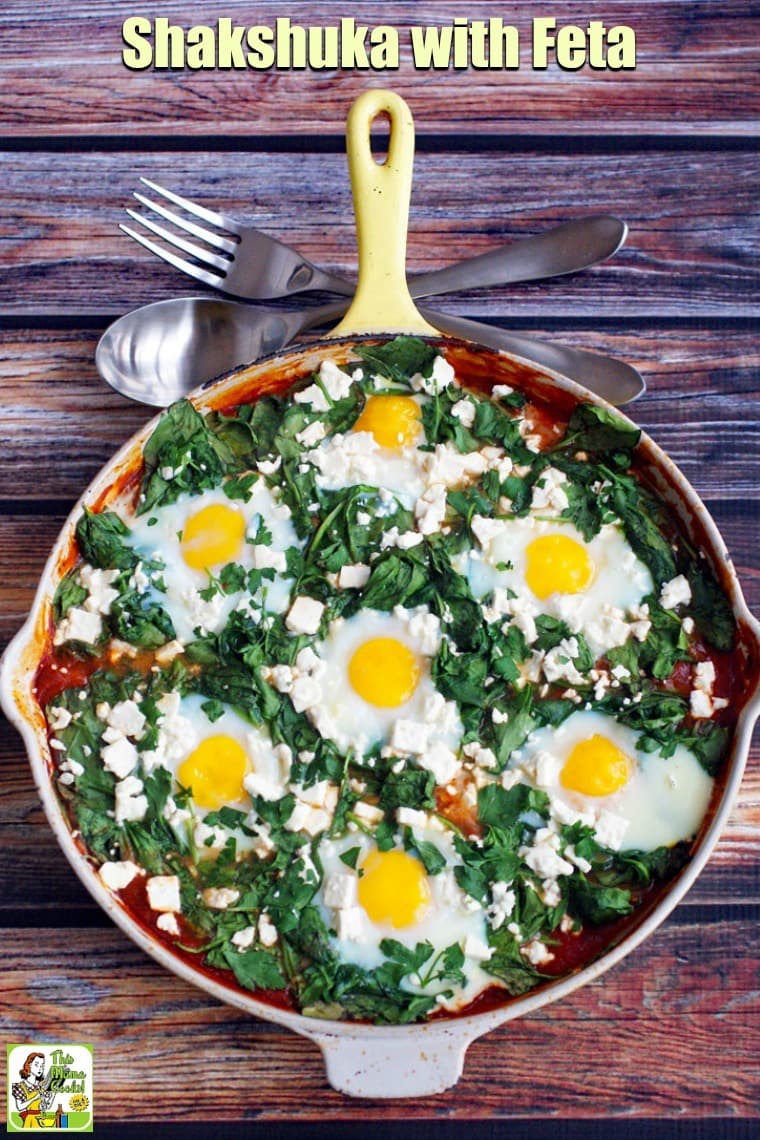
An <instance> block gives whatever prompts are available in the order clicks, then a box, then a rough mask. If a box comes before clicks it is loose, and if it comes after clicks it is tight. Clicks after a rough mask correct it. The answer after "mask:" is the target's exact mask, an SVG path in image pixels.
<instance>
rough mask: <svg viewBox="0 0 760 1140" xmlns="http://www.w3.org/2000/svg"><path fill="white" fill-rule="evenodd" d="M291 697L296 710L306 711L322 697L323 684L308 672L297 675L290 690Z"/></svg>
mask: <svg viewBox="0 0 760 1140" xmlns="http://www.w3.org/2000/svg"><path fill="white" fill-rule="evenodd" d="M289 693H290V699H291V701H292V702H293V708H294V709H295V710H296V712H305V711H306V709H310V708H312V707H313V706H314V705H316V704H317V703H318V702H319V701H320V700H321V698H322V686H321V685H320V683H319V681H317V680H315V678H314V677H310V676H309V675H308V674H307V675H304V676H301V677H296V679H295V681H293V684H292V685H291V687H290V690H289Z"/></svg>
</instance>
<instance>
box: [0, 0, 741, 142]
mask: <svg viewBox="0 0 760 1140" xmlns="http://www.w3.org/2000/svg"><path fill="white" fill-rule="evenodd" d="M137 14H141V15H142V14H143V13H138V12H136V11H135V9H134V6H133V5H132V4H130V3H128V2H127V0H94V2H92V0H90V2H88V3H82V2H81V0H73V2H72V3H69V4H67V6H66V17H65V19H62V18H59V17H58V15H57V10H56V9H54V8H48V7H47V6H44V7H43V5H41V4H39V3H38V2H36V0H6V3H5V5H4V12H3V17H2V23H0V28H1V29H2V34H3V71H4V85H5V87H6V94H5V96H4V97H3V98H2V100H0V129H2V130H3V131H4V132H5V133H6V134H8V135H14V136H15V135H18V134H23V135H27V136H32V137H35V136H39V135H45V136H49V135H52V136H55V135H57V134H58V133H59V132H61V131H63V132H67V133H70V134H77V135H81V134H86V135H90V134H105V133H112V134H118V133H128V134H135V135H139V136H141V137H146V138H150V139H154V138H156V137H165V136H172V135H179V134H181V135H184V136H187V135H192V134H204V133H214V134H231V135H248V134H253V135H268V136H277V135H285V136H288V135H292V134H294V133H298V134H306V135H309V136H320V135H323V134H325V133H331V134H337V135H342V134H343V123H344V119H345V113H346V107H347V105H348V104H349V103H350V101H351V100H352V99H353V98H354V97H355V96H356V95H357V94H358V93H359V92H360V91H361V90H363V89H364V87H366V86H367V85H368V78H369V84H370V85H373V84H374V85H375V86H376V85H377V76H376V75H373V74H372V73H371V72H370V74H369V77H368V75H367V73H366V72H361V71H337V72H336V71H312V72H308V71H307V72H298V71H287V70H280V71H267V72H259V73H256V72H251V71H250V70H248V69H246V70H245V71H237V72H235V71H233V72H231V73H230V72H227V73H223V72H220V71H192V70H182V71H165V72H158V71H156V72H154V71H147V72H129V71H127V69H126V68H124V66H123V65H122V63H121V49H122V39H121V26H122V22H123V21H124V19H126V18H127V17H129V16H134V15H137ZM155 14H156V15H158V14H160V15H162V16H165V17H167V18H168V19H169V20H170V21H171V22H172V23H173V24H176V25H179V26H181V27H184V28H185V29H188V28H190V27H191V26H193V25H194V24H196V23H206V24H210V25H215V24H216V17H217V15H222V14H223V15H225V16H229V17H230V18H231V19H232V20H233V22H234V23H238V24H243V25H245V26H246V27H247V26H248V25H250V24H254V23H255V24H262V25H266V26H269V27H271V26H273V24H274V21H275V19H276V18H277V17H278V16H283V15H287V16H289V17H290V20H291V22H292V24H294V25H295V24H298V25H301V26H303V27H309V26H326V25H337V24H339V23H340V20H341V18H342V17H345V16H351V15H353V16H355V18H356V20H357V23H362V24H366V25H368V26H370V27H373V26H377V25H379V24H391V25H394V26H395V27H397V28H398V29H399V32H400V35H399V40H400V44H401V48H402V52H401V63H400V67H399V69H398V70H397V71H387V72H383V71H381V72H379V73H377V75H379V77H380V79H381V80H382V81H383V82H385V84H386V85H387V86H392V87H394V89H395V90H397V91H399V92H400V93H401V94H402V95H404V96H408V97H409V98H411V99H413V102H414V107H415V112H416V116H417V129H418V131H420V132H430V131H433V132H436V133H444V134H447V133H448V134H451V133H456V132H463V133H467V134H470V133H471V132H473V131H476V132H479V133H485V132H496V133H499V134H502V133H507V132H508V133H513V134H519V135H527V136H532V135H548V134H552V133H557V132H558V133H559V134H561V135H562V136H563V137H565V136H567V135H583V136H587V135H591V136H594V135H596V134H598V133H608V132H610V131H617V132H618V133H619V134H623V135H631V134H634V135H641V134H647V133H652V132H662V133H664V134H666V135H670V134H684V135H687V136H690V137H691V136H693V135H695V134H702V135H718V136H720V135H723V134H726V133H729V134H731V133H734V134H738V135H747V136H754V135H756V134H757V91H758V76H757V68H756V62H757V57H756V38H757V30H756V27H755V24H754V22H753V16H754V15H755V14H754V13H753V11H752V5H751V4H747V3H745V2H744V0H723V2H708V3H704V2H702V3H679V2H675V3H667V2H666V3H660V2H659V0H631V2H630V3H628V2H625V0H606V2H605V4H604V5H603V6H602V5H599V4H596V5H593V6H591V7H589V5H583V4H579V3H575V2H570V3H563V4H561V5H558V4H553V5H548V6H546V7H545V9H534V8H533V7H532V6H528V5H524V4H512V5H507V6H505V5H503V4H501V3H498V2H496V0H481V3H479V4H478V5H477V6H474V5H463V4H459V3H456V2H453V3H448V2H447V3H441V2H435V3H432V4H429V5H426V6H425V7H424V8H423V7H421V6H419V5H414V4H410V3H408V2H407V3H397V2H391V3H386V4H384V5H382V7H381V8H373V7H372V6H368V5H365V4H357V5H355V7H354V9H352V10H351V11H349V10H348V9H347V8H346V6H345V5H344V4H341V3H338V2H337V0H323V3H321V4H319V5H317V4H314V3H311V4H305V3H299V2H295V3H291V4H289V5H288V6H287V9H286V11H285V12H284V11H283V9H282V5H280V4H277V3H273V2H272V0H268V2H265V3H259V4H256V6H255V8H252V6H251V5H250V4H248V3H246V2H245V0H228V2H227V3H226V4H225V5H224V10H223V12H222V10H221V9H220V10H219V11H218V12H217V11H215V10H214V9H206V10H205V14H204V13H203V10H201V12H199V8H198V6H197V5H193V4H190V3H188V2H186V0H166V2H165V3H163V4H162V5H161V7H160V13H159V11H158V9H157V10H156V12H155ZM201 16H203V18H201ZM463 16H468V17H469V18H471V19H480V20H488V19H489V18H491V17H500V18H502V19H503V21H504V23H510V24H514V25H516V26H517V28H518V31H519V34H520V44H521V60H520V69H519V70H517V71H501V70H499V71H490V70H489V71H478V70H472V69H471V70H463V71H457V70H453V69H451V70H448V71H431V70H415V68H414V65H413V62H412V60H411V53H410V51H409V37H408V34H407V32H406V29H408V27H409V25H410V24H422V23H424V24H431V25H437V26H443V25H446V24H450V23H451V22H452V21H453V20H454V19H455V18H456V17H463ZM535 16H556V17H557V20H558V24H574V25H577V26H580V27H582V28H585V27H586V25H587V24H588V21H589V19H590V18H592V19H593V18H596V19H602V20H603V22H604V23H605V24H606V26H607V27H608V28H609V27H613V26H614V25H617V24H625V25H628V26H630V27H632V28H633V29H634V30H635V31H636V33H637V68H636V71H635V72H614V71H592V70H590V69H588V68H586V69H584V70H583V71H579V72H563V71H562V70H561V69H559V68H557V67H556V65H554V66H553V67H552V68H551V69H550V70H548V71H546V72H542V71H534V70H533V69H532V68H531V61H530V37H531V21H532V19H533V18H534V17H535ZM53 45H54V47H53ZM753 65H754V66H753ZM442 107H443V108H445V114H444V115H442V114H441V108H442Z"/></svg>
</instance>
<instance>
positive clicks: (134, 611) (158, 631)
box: [108, 591, 176, 649]
mask: <svg viewBox="0 0 760 1140" xmlns="http://www.w3.org/2000/svg"><path fill="white" fill-rule="evenodd" d="M108 623H109V625H110V627H111V631H112V633H113V635H114V637H118V638H121V640H122V641H127V642H129V644H130V645H136V646H139V647H140V648H141V649H158V647H159V646H160V645H165V644H166V642H167V641H172V640H173V638H174V637H175V636H176V634H175V629H174V623H173V622H172V619H171V618H170V616H169V614H168V613H167V612H166V610H165V609H164V608H163V607H162V606H160V605H159V604H158V602H154V601H151V600H150V598H149V597H148V595H146V594H138V593H136V592H135V591H132V592H130V593H127V594H122V595H121V597H119V598H117V599H116V600H115V601H114V603H113V605H112V606H111V613H110V615H109V617H108Z"/></svg>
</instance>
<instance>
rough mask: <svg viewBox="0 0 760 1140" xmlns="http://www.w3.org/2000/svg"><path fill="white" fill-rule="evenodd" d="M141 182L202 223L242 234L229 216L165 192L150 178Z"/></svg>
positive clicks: (178, 195) (238, 226)
mask: <svg viewBox="0 0 760 1140" xmlns="http://www.w3.org/2000/svg"><path fill="white" fill-rule="evenodd" d="M140 181H141V182H142V183H144V185H145V186H149V187H150V189H151V190H155V191H156V193H157V194H163V196H164V198H168V199H169V201H170V202H173V203H174V205H175V206H181V207H182V209H183V210H187V212H188V214H194V215H195V216H196V218H200V219H201V221H204V222H207V223H208V224H209V225H210V226H218V227H219V229H221V230H227V232H228V233H231V234H239V233H240V224H239V222H236V221H235V219H234V218H230V217H229V216H228V215H227V214H216V213H214V211H213V210H207V209H206V207H205V206H199V205H198V203H197V202H191V201H190V199H189V198H183V197H182V196H181V194H175V193H174V191H173V190H165V189H164V187H163V186H159V185H158V183H157V182H151V180H150V179H149V178H142V177H141V178H140Z"/></svg>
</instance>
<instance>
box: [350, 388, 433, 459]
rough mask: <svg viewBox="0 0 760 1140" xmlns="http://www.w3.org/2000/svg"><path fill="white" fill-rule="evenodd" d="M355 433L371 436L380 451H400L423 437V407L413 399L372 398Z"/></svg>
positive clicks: (407, 397)
mask: <svg viewBox="0 0 760 1140" xmlns="http://www.w3.org/2000/svg"><path fill="white" fill-rule="evenodd" d="M353 430H354V431H368V432H371V433H372V435H373V436H374V437H375V442H376V443H378V444H379V445H380V447H391V448H395V449H396V450H400V449H401V448H402V447H406V446H408V445H409V444H411V443H414V442H415V441H416V440H417V438H418V437H419V434H420V406H419V404H418V403H417V401H416V400H413V399H412V397H411V396H369V397H368V399H367V402H366V404H365V405H364V410H363V411H362V414H361V415H360V416H359V419H358V420H357V421H356V423H355V424H354V428H353Z"/></svg>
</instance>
